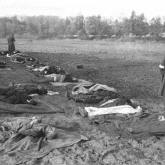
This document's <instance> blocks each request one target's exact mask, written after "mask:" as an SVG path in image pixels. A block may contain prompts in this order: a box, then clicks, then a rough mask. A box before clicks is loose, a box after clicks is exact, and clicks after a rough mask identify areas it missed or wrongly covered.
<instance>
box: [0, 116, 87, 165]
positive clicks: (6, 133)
mask: <svg viewBox="0 0 165 165" xmlns="http://www.w3.org/2000/svg"><path fill="white" fill-rule="evenodd" d="M71 124H72V123H67V127H68V125H71ZM86 140H88V139H87V138H86V137H85V136H83V135H81V134H79V133H77V132H75V131H69V129H66V128H64V129H62V128H61V129H59V128H56V124H53V123H52V124H49V123H44V122H43V121H42V119H40V118H38V117H29V118H28V117H16V118H12V119H8V120H4V121H1V122H0V152H1V154H0V164H1V163H2V162H3V161H4V159H5V161H7V162H8V161H9V160H11V161H12V163H13V164H24V163H26V162H29V161H32V160H36V159H40V160H41V159H42V158H43V157H45V156H46V155H48V154H49V153H50V152H52V151H53V150H55V149H59V148H64V147H68V146H72V145H73V144H75V143H79V142H80V141H86Z"/></svg>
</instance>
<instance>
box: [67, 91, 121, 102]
mask: <svg viewBox="0 0 165 165" xmlns="http://www.w3.org/2000/svg"><path fill="white" fill-rule="evenodd" d="M118 97H119V94H118V93H115V92H112V91H105V90H98V91H92V92H90V93H87V94H83V93H80V94H77V95H72V94H71V93H69V95H68V98H70V99H73V100H74V101H76V102H81V103H86V104H96V103H99V102H101V101H103V100H104V99H106V100H108V99H116V98H118Z"/></svg>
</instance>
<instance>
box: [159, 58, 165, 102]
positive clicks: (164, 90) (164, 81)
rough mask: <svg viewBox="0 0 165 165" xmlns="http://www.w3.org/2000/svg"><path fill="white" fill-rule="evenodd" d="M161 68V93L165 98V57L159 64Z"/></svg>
mask: <svg viewBox="0 0 165 165" xmlns="http://www.w3.org/2000/svg"><path fill="white" fill-rule="evenodd" d="M159 69H160V73H161V86H160V91H159V95H160V96H164V98H165V57H164V58H163V60H162V62H161V63H160V64H159ZM164 101H165V99H164ZM164 104H165V103H164Z"/></svg>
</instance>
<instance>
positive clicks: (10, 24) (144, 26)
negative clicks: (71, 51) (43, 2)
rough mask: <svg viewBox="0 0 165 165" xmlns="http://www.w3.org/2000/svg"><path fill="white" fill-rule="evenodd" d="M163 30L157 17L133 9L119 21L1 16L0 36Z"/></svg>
mask: <svg viewBox="0 0 165 165" xmlns="http://www.w3.org/2000/svg"><path fill="white" fill-rule="evenodd" d="M163 32H165V22H163V21H162V20H161V18H159V17H157V18H153V19H151V20H149V21H147V19H146V18H145V16H144V14H140V15H137V14H136V13H135V12H134V11H133V12H132V13H131V16H130V17H129V18H123V19H120V20H112V19H104V18H102V17H101V16H90V17H84V16H82V15H80V16H76V17H67V18H65V19H64V18H59V17H57V16H31V17H16V16H15V17H1V18H0V37H6V36H7V35H8V34H9V33H15V34H17V35H20V36H21V35H22V36H25V35H27V36H35V37H42V38H52V37H53V38H55V37H61V38H69V37H79V38H81V39H87V38H92V37H121V36H128V35H132V36H140V37H142V36H143V37H144V36H145V35H149V36H154V37H158V36H160V34H162V33H163Z"/></svg>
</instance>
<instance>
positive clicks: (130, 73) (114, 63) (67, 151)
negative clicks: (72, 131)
mask: <svg viewBox="0 0 165 165" xmlns="http://www.w3.org/2000/svg"><path fill="white" fill-rule="evenodd" d="M26 54H28V55H30V56H33V57H37V58H39V60H40V61H41V62H43V63H49V64H53V65H59V66H62V67H63V68H64V69H65V70H66V71H67V72H69V73H71V74H72V75H74V76H75V77H77V78H83V79H85V80H90V81H93V82H98V83H102V84H106V85H108V86H113V87H115V88H116V89H117V90H118V91H119V92H120V93H121V94H122V95H124V96H127V97H129V98H134V99H136V100H138V101H139V103H140V105H141V107H142V108H143V109H145V110H148V111H149V112H150V113H152V112H161V111H163V104H162V100H161V98H159V97H158V88H159V81H160V76H159V70H158V68H157V63H156V62H151V61H147V60H144V61H143V62H142V61H140V62H139V61H134V62H133V61H130V60H122V59H115V58H114V59H113V58H111V59H108V58H99V57H97V56H90V55H88V56H87V55H83V54H78V55H77V54H69V53H68V54H67V53H38V52H26ZM3 60H6V61H7V63H8V65H9V66H10V67H11V68H12V71H9V72H10V74H8V75H7V74H6V73H3V72H1V73H0V84H1V85H2V86H8V85H9V83H10V82H13V81H14V82H17V83H23V82H26V83H27V82H32V79H37V78H38V77H37V76H36V75H34V74H33V73H31V72H29V71H28V70H26V69H25V65H24V64H13V63H11V62H9V61H8V59H6V58H4V59H3ZM78 64H82V65H83V66H84V68H83V69H77V67H76V65H78ZM44 85H45V84H44ZM46 85H47V84H46ZM48 86H49V85H48ZM49 88H52V87H50V86H49ZM52 89H53V90H55V91H60V95H62V96H63V97H65V90H66V89H65V88H61V89H59V88H55V87H53V88H52ZM59 104H60V105H62V104H66V103H63V101H62V100H61V101H59ZM73 104H74V103H73ZM70 108H71V107H70V106H69V107H68V111H70ZM72 108H75V107H72ZM66 111H67V110H66ZM2 116H3V117H7V115H1V117H2ZM8 116H9V117H12V116H14V115H8ZM21 116H29V115H27V114H22V115H21ZM41 116H43V115H41ZM50 117H51V120H56V119H57V118H58V121H59V122H61V124H62V125H63V124H65V120H66V119H68V120H70V121H74V122H76V123H78V125H79V127H80V128H81V129H80V130H79V131H80V132H81V133H82V134H84V135H85V136H87V137H88V139H89V140H88V141H87V142H82V143H78V144H75V145H73V146H71V147H67V148H61V149H58V150H54V151H53V152H51V153H50V154H49V155H47V156H46V157H45V158H44V159H43V160H35V161H30V162H28V163H26V164H29V165H30V164H31V165H32V164H34V165H36V164H42V165H76V164H77V165H87V164H89V165H97V164H98V165H103V164H112V165H113V164H114V165H118V164H130V165H135V164H137V165H139V164H142V165H145V164H146V165H148V164H153V165H155V164H165V156H164V155H165V154H164V153H165V147H164V146H165V138H164V137H161V138H159V139H158V138H156V137H147V138H145V139H141V140H140V141H139V140H137V139H135V138H132V137H130V138H128V136H120V134H119V133H117V131H116V127H115V126H114V123H115V122H114V120H115V117H114V118H113V117H111V120H112V121H113V122H111V120H110V119H109V120H108V121H109V122H105V121H104V118H103V119H101V120H102V122H99V123H98V122H95V121H94V122H93V121H92V120H89V119H88V118H82V117H81V116H80V115H78V114H74V113H68V114H66V115H63V114H54V115H52V114H51V116H50V115H44V118H45V119H46V118H50ZM123 120H125V119H123ZM75 128H76V126H75ZM5 163H6V162H4V164H5ZM6 164H12V162H10V160H9V161H8V163H6Z"/></svg>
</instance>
